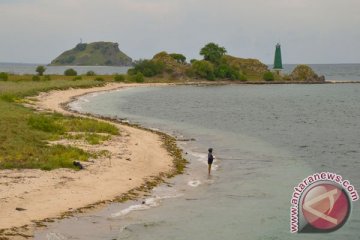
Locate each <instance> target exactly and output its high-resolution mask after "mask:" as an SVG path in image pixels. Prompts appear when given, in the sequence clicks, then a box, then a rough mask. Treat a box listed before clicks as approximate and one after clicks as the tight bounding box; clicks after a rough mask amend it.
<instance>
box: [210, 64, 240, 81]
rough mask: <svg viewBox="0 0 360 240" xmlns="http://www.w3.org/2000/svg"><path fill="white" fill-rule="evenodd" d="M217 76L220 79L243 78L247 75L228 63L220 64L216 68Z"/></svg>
mask: <svg viewBox="0 0 360 240" xmlns="http://www.w3.org/2000/svg"><path fill="white" fill-rule="evenodd" d="M214 73H215V76H216V77H217V78H220V79H230V80H243V79H244V77H245V75H243V74H241V72H240V71H239V70H238V69H237V68H235V67H232V66H230V65H228V64H220V65H218V66H216V68H215V71H214Z"/></svg>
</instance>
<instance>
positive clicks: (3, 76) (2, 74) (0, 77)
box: [0, 72, 9, 81]
mask: <svg viewBox="0 0 360 240" xmlns="http://www.w3.org/2000/svg"><path fill="white" fill-rule="evenodd" d="M8 79H9V75H8V74H7V73H6V72H0V81H7V80H8Z"/></svg>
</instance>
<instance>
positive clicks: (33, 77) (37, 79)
mask: <svg viewBox="0 0 360 240" xmlns="http://www.w3.org/2000/svg"><path fill="white" fill-rule="evenodd" d="M32 80H33V81H34V82H38V81H40V80H41V78H40V77H39V76H37V75H34V76H32Z"/></svg>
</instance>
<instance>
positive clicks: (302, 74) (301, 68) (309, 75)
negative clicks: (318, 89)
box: [289, 65, 325, 82]
mask: <svg viewBox="0 0 360 240" xmlns="http://www.w3.org/2000/svg"><path fill="white" fill-rule="evenodd" d="M289 77H290V79H291V80H293V81H298V82H325V77H324V76H318V75H317V74H316V73H315V72H314V70H313V69H312V68H311V67H309V66H307V65H297V66H296V67H295V69H294V70H293V71H292V73H291V74H290V76H289Z"/></svg>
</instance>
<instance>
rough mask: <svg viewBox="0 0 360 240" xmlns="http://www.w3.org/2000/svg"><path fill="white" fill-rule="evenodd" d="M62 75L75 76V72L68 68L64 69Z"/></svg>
mask: <svg viewBox="0 0 360 240" xmlns="http://www.w3.org/2000/svg"><path fill="white" fill-rule="evenodd" d="M64 75H65V76H77V72H76V71H75V70H74V69H72V68H69V69H66V70H65V71H64Z"/></svg>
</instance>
